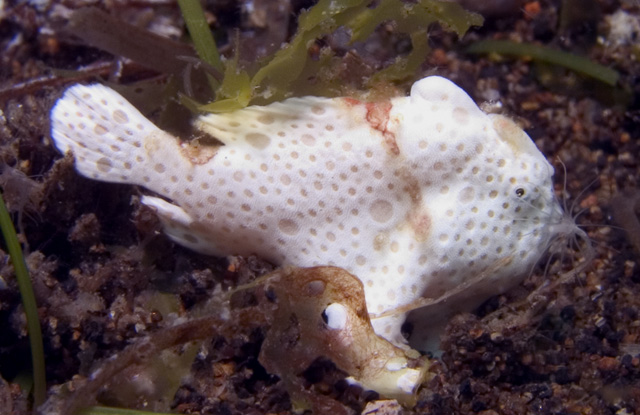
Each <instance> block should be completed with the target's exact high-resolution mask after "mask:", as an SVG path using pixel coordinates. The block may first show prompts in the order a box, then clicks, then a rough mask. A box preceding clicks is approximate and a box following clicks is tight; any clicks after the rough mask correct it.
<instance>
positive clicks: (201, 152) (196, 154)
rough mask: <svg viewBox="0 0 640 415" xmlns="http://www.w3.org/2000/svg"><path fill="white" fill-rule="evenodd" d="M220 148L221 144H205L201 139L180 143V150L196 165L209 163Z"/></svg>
mask: <svg viewBox="0 0 640 415" xmlns="http://www.w3.org/2000/svg"><path fill="white" fill-rule="evenodd" d="M219 149H220V146H219V145H211V144H203V143H201V142H200V141H199V140H192V141H189V142H184V143H181V144H180V152H181V153H182V155H183V156H184V157H186V158H187V159H188V160H189V161H190V162H191V164H193V165H194V166H199V165H202V164H207V163H208V162H209V161H211V159H212V158H214V157H215V155H216V154H217V153H218V150H219Z"/></svg>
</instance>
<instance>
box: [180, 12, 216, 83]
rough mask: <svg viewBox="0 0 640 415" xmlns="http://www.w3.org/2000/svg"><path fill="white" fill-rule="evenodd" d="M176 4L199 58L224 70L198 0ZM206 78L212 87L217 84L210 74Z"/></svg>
mask: <svg viewBox="0 0 640 415" xmlns="http://www.w3.org/2000/svg"><path fill="white" fill-rule="evenodd" d="M178 4H179V5H180V11H181V12H182V17H183V18H184V22H185V23H186V25H187V29H188V30H189V35H191V40H192V41H193V46H195V48H196V52H198V56H200V59H202V60H203V61H205V62H206V63H208V64H209V65H211V66H213V67H214V68H215V69H217V70H218V71H220V72H224V66H223V65H222V60H221V59H220V54H219V53H218V48H217V47H216V42H215V39H214V38H213V35H212V34H211V29H209V25H208V24H207V19H205V17H204V10H203V9H202V6H201V5H200V1H199V0H178ZM208 78H209V83H210V84H211V85H212V87H214V88H215V87H217V86H218V81H216V80H215V78H213V77H211V76H208Z"/></svg>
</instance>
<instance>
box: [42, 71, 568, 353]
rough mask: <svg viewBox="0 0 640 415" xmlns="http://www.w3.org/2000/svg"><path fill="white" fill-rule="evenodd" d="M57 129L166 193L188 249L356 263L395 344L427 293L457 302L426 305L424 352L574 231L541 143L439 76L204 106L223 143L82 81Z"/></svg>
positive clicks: (119, 172)
mask: <svg viewBox="0 0 640 415" xmlns="http://www.w3.org/2000/svg"><path fill="white" fill-rule="evenodd" d="M51 125H52V129H51V136H52V138H53V140H54V142H55V145H56V147H57V148H58V149H59V150H60V151H61V152H62V153H71V154H72V155H73V157H74V159H75V166H76V169H77V170H78V171H79V172H80V174H82V175H84V176H86V177H89V178H93V179H97V180H102V181H108V182H119V183H129V184H134V185H138V186H143V187H144V188H146V189H148V190H150V191H152V192H153V194H152V195H151V194H150V195H146V196H144V197H143V198H142V203H144V204H145V205H148V206H150V207H152V208H153V209H155V211H156V212H157V214H158V216H159V218H160V220H161V222H162V225H163V227H164V232H165V233H166V234H167V235H168V236H169V237H170V238H171V239H172V240H173V241H175V242H176V243H178V244H180V245H183V246H186V247H188V248H191V249H193V250H195V251H198V252H201V253H204V254H211V255H219V256H223V255H254V254H255V255H257V256H259V257H261V258H264V259H267V260H269V261H271V262H273V263H274V264H278V265H285V264H291V265H295V266H299V267H311V266H317V265H333V266H338V267H342V268H344V269H346V270H348V271H349V272H350V273H352V274H354V275H356V276H357V277H358V278H359V279H360V280H361V281H362V283H363V284H364V289H365V297H366V305H367V308H368V311H369V313H371V315H372V323H373V327H374V329H375V331H376V333H377V334H378V335H380V336H382V337H384V338H386V339H388V340H389V341H391V342H392V343H394V344H396V345H403V344H406V340H405V338H404V337H403V335H402V333H401V327H402V325H403V323H404V321H405V319H406V316H407V314H408V313H409V312H410V310H412V309H414V308H418V307H419V305H420V304H421V303H423V302H424V299H437V298H446V301H440V302H436V303H435V304H431V306H430V307H427V308H425V309H424V310H422V311H421V310H417V311H415V312H414V315H413V317H412V318H411V320H412V323H413V326H414V328H413V336H414V337H413V338H412V340H411V341H412V344H414V338H415V339H419V340H417V343H415V345H416V347H418V348H422V346H421V343H426V342H428V341H431V342H433V340H434V339H433V338H432V337H431V338H427V337H428V336H426V335H425V333H429V334H432V331H430V328H433V327H437V326H439V325H440V324H442V322H443V321H445V319H446V318H447V317H448V316H450V315H451V314H452V313H454V312H458V311H462V310H471V309H472V308H473V307H475V306H477V305H479V304H480V303H481V302H482V301H484V300H486V299H487V298H488V297H490V296H492V295H496V294H498V293H501V292H503V291H505V290H507V289H508V288H510V287H512V286H514V285H516V284H518V283H519V282H520V281H521V280H522V279H523V278H524V277H525V276H526V275H527V273H528V272H529V271H530V270H531V269H532V267H533V266H534V265H535V263H536V262H537V261H538V260H539V259H540V257H541V256H542V255H543V253H544V252H545V250H546V249H547V247H548V246H549V244H550V243H551V241H552V240H553V238H554V236H555V234H557V233H558V232H559V229H565V228H562V227H558V226H555V225H557V224H559V223H562V222H563V220H564V218H566V217H565V216H564V214H563V210H562V208H561V207H560V205H559V203H558V202H557V200H556V198H555V197H554V193H553V188H552V176H553V173H554V170H553V167H552V166H551V165H550V164H549V163H548V162H547V160H546V159H545V157H544V156H543V155H542V153H541V152H540V151H539V150H538V149H537V147H536V146H535V144H534V143H533V141H532V140H531V139H530V138H529V137H528V136H527V134H526V133H525V132H524V131H523V130H522V129H521V128H520V127H518V126H517V125H516V124H515V123H514V122H513V121H511V120H510V119H508V118H506V117H504V116H501V115H492V114H485V113H484V112H483V111H481V110H480V109H479V108H478V106H477V105H476V104H475V103H474V102H473V100H472V99H471V98H470V97H469V96H468V95H467V94H466V93H465V92H464V91H463V90H462V89H460V88H459V87H457V86H456V85H455V84H453V83H452V82H451V81H449V80H447V79H445V78H441V77H438V76H431V77H427V78H424V79H422V80H420V81H418V82H416V83H415V84H414V85H413V87H412V88H411V93H410V95H409V96H406V97H404V96H403V97H397V98H392V99H389V100H384V101H381V102H362V101H359V100H356V99H352V98H318V97H304V98H291V99H287V100H285V101H283V102H278V103H273V104H270V105H267V106H250V107H247V108H245V109H241V110H238V111H234V112H230V113H224V114H208V115H202V116H199V117H198V118H196V120H195V127H196V128H198V129H199V130H201V131H202V132H204V133H207V134H208V135H210V136H212V137H213V138H215V139H216V140H217V141H216V140H191V141H185V140H180V139H179V138H176V137H174V136H172V135H170V134H168V133H167V132H165V131H162V130H160V129H159V128H158V127H156V126H155V125H154V124H152V123H151V122H150V121H149V120H147V119H146V118H145V117H144V116H143V115H142V114H140V112H139V111H138V110H137V109H136V108H134V107H133V106H132V105H131V104H130V103H128V102H127V101H126V100H125V99H124V98H123V97H122V96H120V95H119V94H118V93H116V92H115V91H113V90H112V89H110V88H108V87H105V86H102V85H98V84H94V85H74V86H72V87H70V88H69V89H67V91H66V92H65V93H64V95H63V97H62V98H61V99H60V100H59V101H58V102H57V103H56V105H55V107H54V108H53V110H52V112H51ZM461 287H462V288H461ZM436 340H437V339H436Z"/></svg>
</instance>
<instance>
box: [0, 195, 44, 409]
mask: <svg viewBox="0 0 640 415" xmlns="http://www.w3.org/2000/svg"><path fill="white" fill-rule="evenodd" d="M0 228H2V235H3V236H4V240H5V242H6V243H7V249H8V250H9V256H10V257H11V262H12V263H13V269H14V272H15V274H16V279H17V281H18V287H19V288H20V296H21V298H22V306H23V307H24V313H25V314H26V316H27V330H28V333H29V343H30V344H31V362H32V365H33V403H34V407H36V408H37V407H38V406H40V405H41V404H42V403H43V402H44V399H45V397H46V393H47V380H46V373H45V367H44V348H43V346H42V331H41V329H40V320H39V318H38V306H37V305H36V297H35V295H34V294H33V286H32V285H31V279H30V277H29V271H27V264H26V263H25V261H24V256H23V255H22V249H21V248H20V243H19V242H18V236H17V235H16V230H15V228H14V227H13V222H11V217H10V216H9V211H8V210H7V207H6V205H5V203H4V199H3V197H2V194H1V193H0Z"/></svg>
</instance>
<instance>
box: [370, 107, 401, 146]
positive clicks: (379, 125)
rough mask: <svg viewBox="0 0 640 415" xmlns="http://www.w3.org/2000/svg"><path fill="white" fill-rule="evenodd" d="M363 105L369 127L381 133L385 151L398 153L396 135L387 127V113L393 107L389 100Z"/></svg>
mask: <svg viewBox="0 0 640 415" xmlns="http://www.w3.org/2000/svg"><path fill="white" fill-rule="evenodd" d="M365 107H366V109H367V122H368V123H369V125H370V126H371V128H373V129H374V130H377V131H380V132H381V133H382V135H383V137H384V144H385V145H386V147H387V151H388V152H389V153H391V154H392V155H394V156H397V155H399V154H400V148H399V147H398V143H397V142H396V135H395V134H394V133H393V132H391V131H389V129H388V127H389V113H390V112H391V108H392V107H393V105H392V104H391V101H381V102H368V103H366V104H365Z"/></svg>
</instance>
